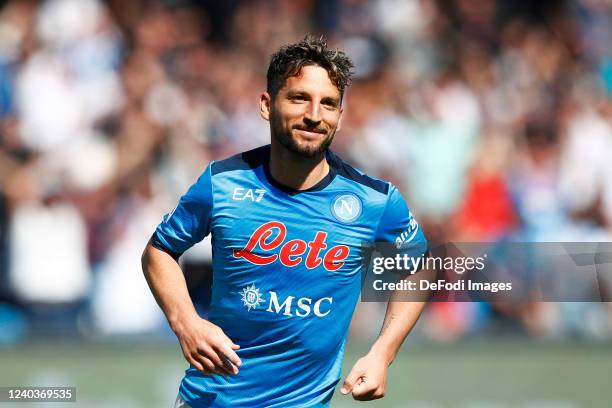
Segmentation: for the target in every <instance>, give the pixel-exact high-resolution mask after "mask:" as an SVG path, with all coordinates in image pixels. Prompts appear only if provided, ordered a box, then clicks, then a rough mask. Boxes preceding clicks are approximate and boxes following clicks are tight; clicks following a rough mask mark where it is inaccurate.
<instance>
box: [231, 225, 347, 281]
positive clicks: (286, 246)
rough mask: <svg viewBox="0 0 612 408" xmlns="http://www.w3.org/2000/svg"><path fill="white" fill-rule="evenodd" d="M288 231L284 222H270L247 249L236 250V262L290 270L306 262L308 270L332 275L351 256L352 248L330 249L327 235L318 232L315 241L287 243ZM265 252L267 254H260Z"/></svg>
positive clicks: (258, 231) (250, 242)
mask: <svg viewBox="0 0 612 408" xmlns="http://www.w3.org/2000/svg"><path fill="white" fill-rule="evenodd" d="M286 237H287V227H286V226H285V224H283V223H282V222H280V221H269V222H266V223H265V224H263V225H261V226H260V227H259V228H257V229H256V230H255V231H254V232H253V235H251V237H250V238H249V241H248V242H247V244H246V246H245V247H244V248H243V249H235V250H234V258H244V259H245V260H247V261H249V262H251V263H253V264H255V265H269V264H271V263H274V262H276V261H277V260H278V261H280V263H281V264H283V265H284V266H287V267H289V268H292V267H295V266H298V265H300V264H301V263H302V262H304V264H305V265H306V267H307V268H308V269H314V268H316V267H318V266H320V265H323V267H324V268H325V269H327V270H328V271H337V270H338V269H340V268H342V266H343V265H344V261H345V260H346V258H347V257H348V255H349V252H350V250H349V247H348V246H346V245H336V246H333V247H331V248H330V249H327V243H326V239H327V233H326V232H324V231H317V233H316V234H315V236H314V239H313V240H312V241H309V242H306V241H304V240H301V239H291V240H289V241H287V242H285V238H286ZM258 250H261V251H263V254H258V253H256V252H260V251H258Z"/></svg>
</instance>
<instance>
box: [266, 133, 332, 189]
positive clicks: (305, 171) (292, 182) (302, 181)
mask: <svg viewBox="0 0 612 408" xmlns="http://www.w3.org/2000/svg"><path fill="white" fill-rule="evenodd" d="M328 173H329V164H328V163H327V160H326V159H325V153H321V155H319V156H315V157H312V158H305V157H300V156H297V155H296V154H295V153H293V152H291V151H289V150H287V149H286V148H285V147H284V146H282V145H280V144H278V143H274V142H272V146H271V150H270V175H271V176H272V177H273V178H274V180H275V181H277V182H278V183H280V184H282V185H284V186H287V187H290V188H292V189H294V190H308V189H309V188H311V187H314V186H315V185H317V183H319V182H320V181H321V180H323V179H324V178H325V176H327V174H328Z"/></svg>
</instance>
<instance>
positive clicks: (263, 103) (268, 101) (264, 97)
mask: <svg viewBox="0 0 612 408" xmlns="http://www.w3.org/2000/svg"><path fill="white" fill-rule="evenodd" d="M271 111H272V97H270V94H269V93H267V92H264V93H262V94H261V96H260V97H259V113H260V115H261V117H262V118H264V119H265V120H267V121H270V112H271Z"/></svg>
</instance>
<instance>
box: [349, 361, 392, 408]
mask: <svg viewBox="0 0 612 408" xmlns="http://www.w3.org/2000/svg"><path fill="white" fill-rule="evenodd" d="M388 368H389V364H388V363H387V361H386V359H385V358H383V357H382V356H378V355H376V354H372V353H369V354H367V355H366V356H364V357H362V358H360V359H359V360H357V362H356V363H355V365H354V366H353V368H352V369H351V371H350V372H349V374H348V376H347V377H346V379H345V380H344V384H342V388H341V389H340V392H341V393H342V394H345V395H346V394H348V393H349V392H352V394H353V398H354V399H356V400H358V401H370V400H375V399H378V398H382V397H384V396H385V389H386V387H387V369H388Z"/></svg>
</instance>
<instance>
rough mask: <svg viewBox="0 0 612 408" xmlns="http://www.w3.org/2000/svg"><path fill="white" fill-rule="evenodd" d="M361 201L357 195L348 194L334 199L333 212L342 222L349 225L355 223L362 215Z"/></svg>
mask: <svg viewBox="0 0 612 408" xmlns="http://www.w3.org/2000/svg"><path fill="white" fill-rule="evenodd" d="M361 210H362V205H361V200H360V199H359V197H357V196H356V195H355V194H352V193H346V194H341V195H339V196H337V197H336V198H334V201H333V202H332V207H331V211H332V214H333V215H334V217H336V219H337V220H338V221H340V222H344V223H349V222H353V221H355V220H356V219H357V218H358V217H359V216H360V215H361Z"/></svg>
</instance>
